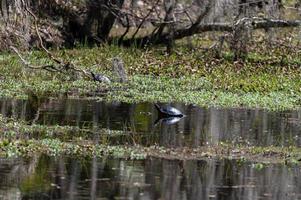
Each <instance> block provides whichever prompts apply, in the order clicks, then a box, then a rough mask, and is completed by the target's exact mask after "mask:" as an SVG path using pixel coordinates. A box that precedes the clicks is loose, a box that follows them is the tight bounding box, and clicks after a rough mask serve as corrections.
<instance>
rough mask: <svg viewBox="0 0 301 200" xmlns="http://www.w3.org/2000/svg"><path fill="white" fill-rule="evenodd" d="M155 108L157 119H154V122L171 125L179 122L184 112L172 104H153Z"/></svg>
mask: <svg viewBox="0 0 301 200" xmlns="http://www.w3.org/2000/svg"><path fill="white" fill-rule="evenodd" d="M155 107H156V109H157V110H158V119H157V120H156V121H155V124H158V123H159V122H162V123H164V124H166V125H172V124H175V123H177V122H179V121H180V120H181V119H182V118H183V117H184V114H183V113H182V112H181V111H179V110H178V109H176V108H174V107H172V106H168V105H166V106H160V105H158V104H155Z"/></svg>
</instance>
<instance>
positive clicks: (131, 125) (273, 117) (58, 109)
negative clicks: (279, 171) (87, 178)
mask: <svg viewBox="0 0 301 200" xmlns="http://www.w3.org/2000/svg"><path fill="white" fill-rule="evenodd" d="M171 105H173V106H174V107H176V108H178V109H179V110H181V111H182V112H183V113H185V114H186V117H184V118H183V119H181V120H179V121H178V122H177V123H174V124H171V125H170V124H168V123H166V122H164V121H159V122H158V123H156V124H155V122H156V120H157V116H158V115H157V111H156V109H155V107H154V105H153V103H139V104H127V103H120V102H113V103H107V102H97V101H94V100H78V99H50V100H49V99H48V100H43V101H39V102H36V101H26V100H2V101H0V114H2V115H4V116H8V117H15V118H18V119H22V120H25V121H27V122H28V123H29V124H33V123H35V124H43V125H70V126H75V127H80V128H85V129H88V130H90V131H92V132H94V133H95V134H101V132H100V130H101V129H103V128H105V129H109V130H122V131H129V132H135V133H139V134H142V135H143V136H144V137H145V139H144V142H145V143H147V142H148V143H147V144H148V145H151V144H154V143H156V144H160V145H163V146H169V147H183V146H189V147H197V146H200V145H204V144H216V143H218V142H221V141H224V142H234V143H243V144H245V145H261V146H266V145H278V146H288V145H296V146H301V140H300V137H301V111H300V110H294V111H283V112H272V111H267V110H263V109H244V108H232V109H231V108H229V109H221V108H201V107H198V106H194V105H184V104H180V103H173V104H171Z"/></svg>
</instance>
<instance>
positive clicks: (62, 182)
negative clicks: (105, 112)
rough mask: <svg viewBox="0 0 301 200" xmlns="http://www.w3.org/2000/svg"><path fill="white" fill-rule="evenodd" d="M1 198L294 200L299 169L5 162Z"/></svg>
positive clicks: (155, 162) (43, 159)
mask: <svg viewBox="0 0 301 200" xmlns="http://www.w3.org/2000/svg"><path fill="white" fill-rule="evenodd" d="M0 169H1V170H0V175H1V177H2V179H1V180H0V195H2V194H5V196H7V197H15V193H16V191H18V192H19V194H20V198H22V199H62V198H64V199H76V198H78V199H80V198H90V199H97V198H103V197H106V198H111V199H112V198H118V197H119V198H129V199H135V198H148V199H187V200H192V199H210V198H212V197H214V198H216V199H242V198H251V199H258V198H260V197H264V195H271V198H273V199H294V198H295V197H296V196H294V195H297V194H300V192H301V191H300V188H301V181H300V179H299V178H298V177H300V175H301V174H300V167H299V166H292V167H291V168H290V169H288V168H287V166H284V165H268V166H266V167H264V168H263V169H261V170H258V169H256V168H255V167H252V165H251V164H250V163H240V162H238V161H230V160H220V161H214V160H201V161H178V160H164V159H148V160H145V161H124V160H112V159H106V158H103V159H101V158H80V159H78V158H75V159H72V158H67V157H57V158H54V157H47V156H37V157H35V158H32V159H27V160H24V159H19V160H7V159H2V160H0Z"/></svg>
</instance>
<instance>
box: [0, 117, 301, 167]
mask: <svg viewBox="0 0 301 200" xmlns="http://www.w3.org/2000/svg"><path fill="white" fill-rule="evenodd" d="M0 132H1V137H0V156H1V157H18V156H33V155H35V154H36V153H44V154H47V155H51V156H58V155H74V156H91V157H92V156H98V157H102V156H111V157H113V158H124V159H145V158H147V157H156V158H164V159H178V160H201V159H205V158H227V159H239V160H250V161H255V162H258V163H298V162H299V161H300V160H301V148H300V147H293V146H289V147H278V146H266V147H258V146H247V145H243V144H235V143H224V142H220V143H218V144H215V145H204V146H200V147H195V148H190V147H175V148H172V147H163V146H159V145H157V144H152V145H146V146H145V145H143V142H142V141H143V139H144V135H143V134H142V135H139V134H138V135H137V134H136V135H135V136H133V133H132V134H131V133H130V132H125V131H111V130H108V129H101V130H100V131H99V133H98V134H99V136H101V137H98V140H94V139H93V137H89V134H93V133H92V132H91V131H89V130H85V129H80V128H77V127H72V126H48V127H47V126H44V125H27V124H26V123H25V122H18V121H16V120H14V119H12V118H4V117H1V116H0ZM37 133H39V137H38V138H35V137H32V135H34V134H37ZM118 136H123V138H117V139H119V143H118V144H115V141H116V140H115V139H114V137H118ZM133 137H135V141H134V144H135V145H130V144H127V141H129V140H130V139H133ZM256 167H257V166H256Z"/></svg>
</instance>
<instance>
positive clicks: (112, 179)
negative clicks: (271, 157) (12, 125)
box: [0, 99, 301, 199]
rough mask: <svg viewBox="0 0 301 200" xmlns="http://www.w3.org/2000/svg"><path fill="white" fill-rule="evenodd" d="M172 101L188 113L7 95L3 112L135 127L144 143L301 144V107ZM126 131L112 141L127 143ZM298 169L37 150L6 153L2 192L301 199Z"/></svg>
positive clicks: (0, 104) (35, 119)
mask: <svg viewBox="0 0 301 200" xmlns="http://www.w3.org/2000/svg"><path fill="white" fill-rule="evenodd" d="M172 105H173V106H175V107H177V108H178V109H179V110H181V111H182V112H183V113H185V115H186V117H184V118H182V119H168V120H167V119H163V120H157V111H156V109H155V107H154V105H153V104H152V103H140V104H125V103H119V102H115V103H105V102H97V101H92V100H91V101H89V100H74V99H68V100H66V99H63V100H58V99H50V100H49V99H48V100H44V101H39V102H34V101H21V100H2V101H0V114H2V115H3V116H7V117H15V118H17V119H22V120H25V121H27V122H28V123H29V124H32V123H36V124H43V125H69V126H76V127H80V128H82V129H87V130H90V131H91V132H92V133H93V134H89V136H87V137H88V138H87V139H91V140H97V138H98V136H99V134H101V131H100V130H102V129H107V130H121V131H124V133H125V134H127V133H128V132H134V133H135V134H137V135H139V137H137V138H138V139H136V141H135V143H141V144H143V145H154V144H158V145H161V146H166V147H183V146H187V147H197V146H201V145H204V144H215V143H218V142H221V141H224V142H235V143H242V144H244V145H260V146H267V145H278V146H289V145H296V146H301V140H300V137H301V111H285V112H269V111H265V110H261V109H218V108H209V109H205V108H200V107H197V106H193V105H186V106H185V105H183V104H172ZM134 138H135V137H134ZM141 138H142V139H141ZM70 139H71V140H72V136H70V138H68V140H70ZM121 139H122V138H117V139H116V141H114V142H115V143H120V144H123V143H125V142H124V141H120V140H121ZM131 142H133V141H132V140H127V141H126V143H131ZM300 170H301V168H300V167H299V166H298V165H296V166H285V165H281V164H275V165H267V166H263V167H262V166H261V165H258V164H256V163H251V162H241V161H238V160H236V161H235V160H214V159H208V160H201V161H177V160H164V159H155V158H149V159H146V160H141V161H128V160H123V159H111V158H84V157H66V156H61V157H48V156H45V155H36V156H34V157H32V158H18V159H0V177H2V178H1V180H0V199H301V179H300V177H301V176H300V175H301V171H300Z"/></svg>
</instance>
